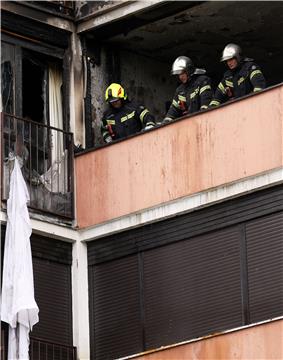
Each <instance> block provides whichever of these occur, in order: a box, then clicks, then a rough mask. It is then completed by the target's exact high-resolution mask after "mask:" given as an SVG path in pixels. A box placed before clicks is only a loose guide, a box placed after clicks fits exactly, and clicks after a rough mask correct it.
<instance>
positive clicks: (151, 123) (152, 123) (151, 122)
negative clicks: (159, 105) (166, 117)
mask: <svg viewBox="0 0 283 360" xmlns="http://www.w3.org/2000/svg"><path fill="white" fill-rule="evenodd" d="M147 125H153V126H154V125H155V123H154V122H153V121H149V122H147V123H146V126H147Z"/></svg>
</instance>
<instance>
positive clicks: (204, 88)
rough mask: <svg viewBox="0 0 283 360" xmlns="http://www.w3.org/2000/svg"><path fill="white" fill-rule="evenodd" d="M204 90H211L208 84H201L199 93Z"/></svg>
mask: <svg viewBox="0 0 283 360" xmlns="http://www.w3.org/2000/svg"><path fill="white" fill-rule="evenodd" d="M205 90H211V86H210V85H205V86H203V87H202V88H200V90H199V94H201V93H203V92H204V91H205Z"/></svg>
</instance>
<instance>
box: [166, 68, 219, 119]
mask: <svg viewBox="0 0 283 360" xmlns="http://www.w3.org/2000/svg"><path fill="white" fill-rule="evenodd" d="M202 71H203V74H201V75H199V74H194V75H192V77H191V79H190V80H189V81H188V82H187V83H186V84H181V85H180V86H178V87H177V89H176V92H175V95H174V98H173V101H172V104H171V106H170V108H169V110H168V112H167V114H166V116H165V118H164V121H170V120H173V119H176V118H178V117H180V116H183V115H186V114H191V113H194V112H196V111H199V110H204V109H207V107H208V105H209V103H210V101H211V99H212V89H211V80H210V78H209V77H208V76H206V75H204V74H205V70H202Z"/></svg>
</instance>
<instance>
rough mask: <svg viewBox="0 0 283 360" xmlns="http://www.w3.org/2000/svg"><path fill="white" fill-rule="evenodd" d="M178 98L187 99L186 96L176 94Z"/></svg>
mask: <svg viewBox="0 0 283 360" xmlns="http://www.w3.org/2000/svg"><path fill="white" fill-rule="evenodd" d="M178 99H179V100H181V101H187V99H186V97H185V96H183V95H178Z"/></svg>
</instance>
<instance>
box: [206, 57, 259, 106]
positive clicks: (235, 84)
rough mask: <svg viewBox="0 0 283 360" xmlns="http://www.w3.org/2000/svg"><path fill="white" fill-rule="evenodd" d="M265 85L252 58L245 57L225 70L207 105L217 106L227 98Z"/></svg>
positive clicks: (241, 94)
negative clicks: (238, 64)
mask: <svg viewBox="0 0 283 360" xmlns="http://www.w3.org/2000/svg"><path fill="white" fill-rule="evenodd" d="M265 87H266V82H265V78H264V76H263V74H262V71H261V69H260V68H259V66H258V65H257V64H255V63H254V62H253V61H252V59H245V60H244V61H243V63H242V65H241V66H240V67H238V68H237V69H235V70H228V71H226V72H225V74H224V76H223V79H222V80H221V81H220V83H219V84H218V86H217V89H216V91H215V94H214V97H213V100H212V101H211V102H210V104H209V106H217V105H220V104H222V103H224V102H226V101H227V100H229V99H233V98H239V97H242V96H244V95H247V94H249V93H251V92H255V91H259V90H262V89H264V88H265Z"/></svg>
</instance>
